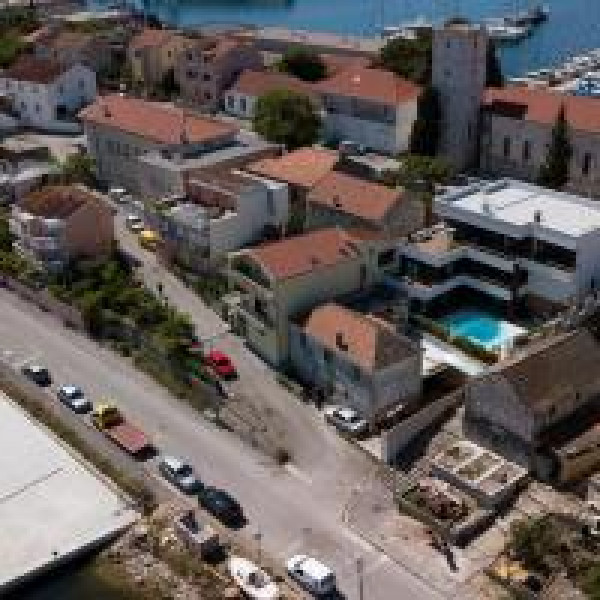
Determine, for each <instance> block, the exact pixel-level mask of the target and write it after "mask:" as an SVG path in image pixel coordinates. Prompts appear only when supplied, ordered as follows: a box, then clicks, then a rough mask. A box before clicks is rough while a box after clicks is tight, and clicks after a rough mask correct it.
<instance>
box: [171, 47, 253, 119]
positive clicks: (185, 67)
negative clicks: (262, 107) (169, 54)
mask: <svg viewBox="0 0 600 600" xmlns="http://www.w3.org/2000/svg"><path fill="white" fill-rule="evenodd" d="M262 67H263V60H262V55H261V54H260V52H259V51H258V50H257V49H256V47H255V46H254V44H252V43H251V42H244V41H241V40H236V39H234V38H229V37H225V36H220V37H200V38H194V39H191V40H189V43H188V45H187V47H186V49H185V50H184V51H182V52H180V53H179V55H178V58H177V65H176V79H177V82H178V83H179V86H180V88H181V97H182V99H183V101H184V102H186V103H187V104H188V105H190V106H194V107H197V108H199V109H201V110H204V111H209V112H215V111H217V110H218V109H219V108H220V107H221V106H222V104H223V94H224V92H225V90H226V89H227V88H229V87H230V86H231V85H232V84H233V82H234V81H235V80H236V79H237V77H238V76H239V75H240V73H242V72H243V71H244V70H246V69H261V68H262ZM225 106H227V102H225Z"/></svg>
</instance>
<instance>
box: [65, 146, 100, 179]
mask: <svg viewBox="0 0 600 600" xmlns="http://www.w3.org/2000/svg"><path fill="white" fill-rule="evenodd" d="M61 175H62V179H63V181H64V182H65V183H83V184H84V185H87V186H90V187H94V186H95V185H96V168H95V162H94V159H93V158H92V157H91V156H90V155H89V154H84V153H76V154H70V155H69V156H67V158H66V159H65V161H64V162H63V163H62V165H61Z"/></svg>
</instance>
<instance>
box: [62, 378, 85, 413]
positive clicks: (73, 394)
mask: <svg viewBox="0 0 600 600" xmlns="http://www.w3.org/2000/svg"><path fill="white" fill-rule="evenodd" d="M56 396H57V397H58V399H59V400H60V401H61V402H62V403H63V404H65V405H66V406H68V407H69V408H70V409H71V410H74V411H75V412H77V413H86V412H88V411H90V410H91V409H92V403H91V402H90V401H89V400H88V399H87V398H86V397H85V395H84V393H83V390H82V389H81V388H80V387H78V386H76V385H61V386H60V387H59V388H58V391H57V392H56Z"/></svg>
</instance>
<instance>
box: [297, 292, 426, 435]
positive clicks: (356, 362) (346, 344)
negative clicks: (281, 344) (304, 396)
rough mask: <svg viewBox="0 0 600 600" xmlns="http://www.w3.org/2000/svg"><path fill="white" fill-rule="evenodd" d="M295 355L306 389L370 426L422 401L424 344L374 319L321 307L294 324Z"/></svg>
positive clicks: (337, 307)
mask: <svg viewBox="0 0 600 600" xmlns="http://www.w3.org/2000/svg"><path fill="white" fill-rule="evenodd" d="M290 354H291V364H292V366H293V368H294V370H295V371H296V372H297V373H298V375H299V377H300V378H301V380H302V381H303V382H304V383H305V384H307V385H310V386H311V387H312V388H313V389H317V390H320V391H321V392H322V394H323V396H324V397H326V398H329V399H330V400H332V401H333V402H336V403H337V404H341V405H343V406H350V407H352V408H354V409H355V410H357V411H358V412H359V414H360V415H362V416H363V418H366V419H367V420H369V422H371V423H376V422H377V421H378V420H380V419H381V418H382V417H384V416H386V415H387V414H388V413H390V412H391V411H394V410H397V409H398V408H399V407H405V408H406V407H409V406H410V405H412V404H414V403H416V402H418V400H419V399H420V396H421V388H422V378H421V372H422V371H421V369H422V350H421V347H420V344H419V343H418V342H415V341H413V340H410V339H409V338H407V337H405V336H403V335H401V334H399V333H398V332H397V331H396V330H395V329H394V327H393V326H391V325H390V324H389V323H386V322H384V321H382V320H380V319H378V318H376V317H374V316H372V315H363V314H360V313H357V312H355V311H353V310H351V309H348V308H345V307H343V306H340V305H338V304H335V303H328V304H324V305H322V306H319V307H317V308H315V309H314V310H313V311H312V312H310V314H309V315H308V316H306V317H305V318H304V319H301V320H300V321H299V322H298V323H293V324H292V325H291V329H290Z"/></svg>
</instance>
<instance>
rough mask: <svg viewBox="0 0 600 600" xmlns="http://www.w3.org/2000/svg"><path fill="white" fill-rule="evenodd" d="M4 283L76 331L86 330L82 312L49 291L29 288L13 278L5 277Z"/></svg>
mask: <svg viewBox="0 0 600 600" xmlns="http://www.w3.org/2000/svg"><path fill="white" fill-rule="evenodd" d="M4 282H5V284H6V287H7V288H8V289H9V290H11V291H13V292H15V293H16V294H18V295H19V296H21V297H22V298H24V299H25V300H27V301H28V302H31V303H32V304H35V305H36V306H37V307H39V308H41V309H42V310H43V311H46V312H49V313H52V314H53V315H55V316H56V317H58V318H59V319H61V321H63V322H64V323H65V325H67V326H69V327H72V328H74V329H79V330H84V329H85V323H84V320H83V315H82V314H81V311H80V310H78V309H77V308H75V307H74V306H70V305H69V304H65V303H64V302H61V301H60V300H57V299H56V298H55V297H54V296H52V294H50V292H48V290H46V289H35V288H32V287H29V286H28V285H25V284H24V283H21V282H20V281H17V280H16V279H13V278H11V277H5V278H4Z"/></svg>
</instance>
